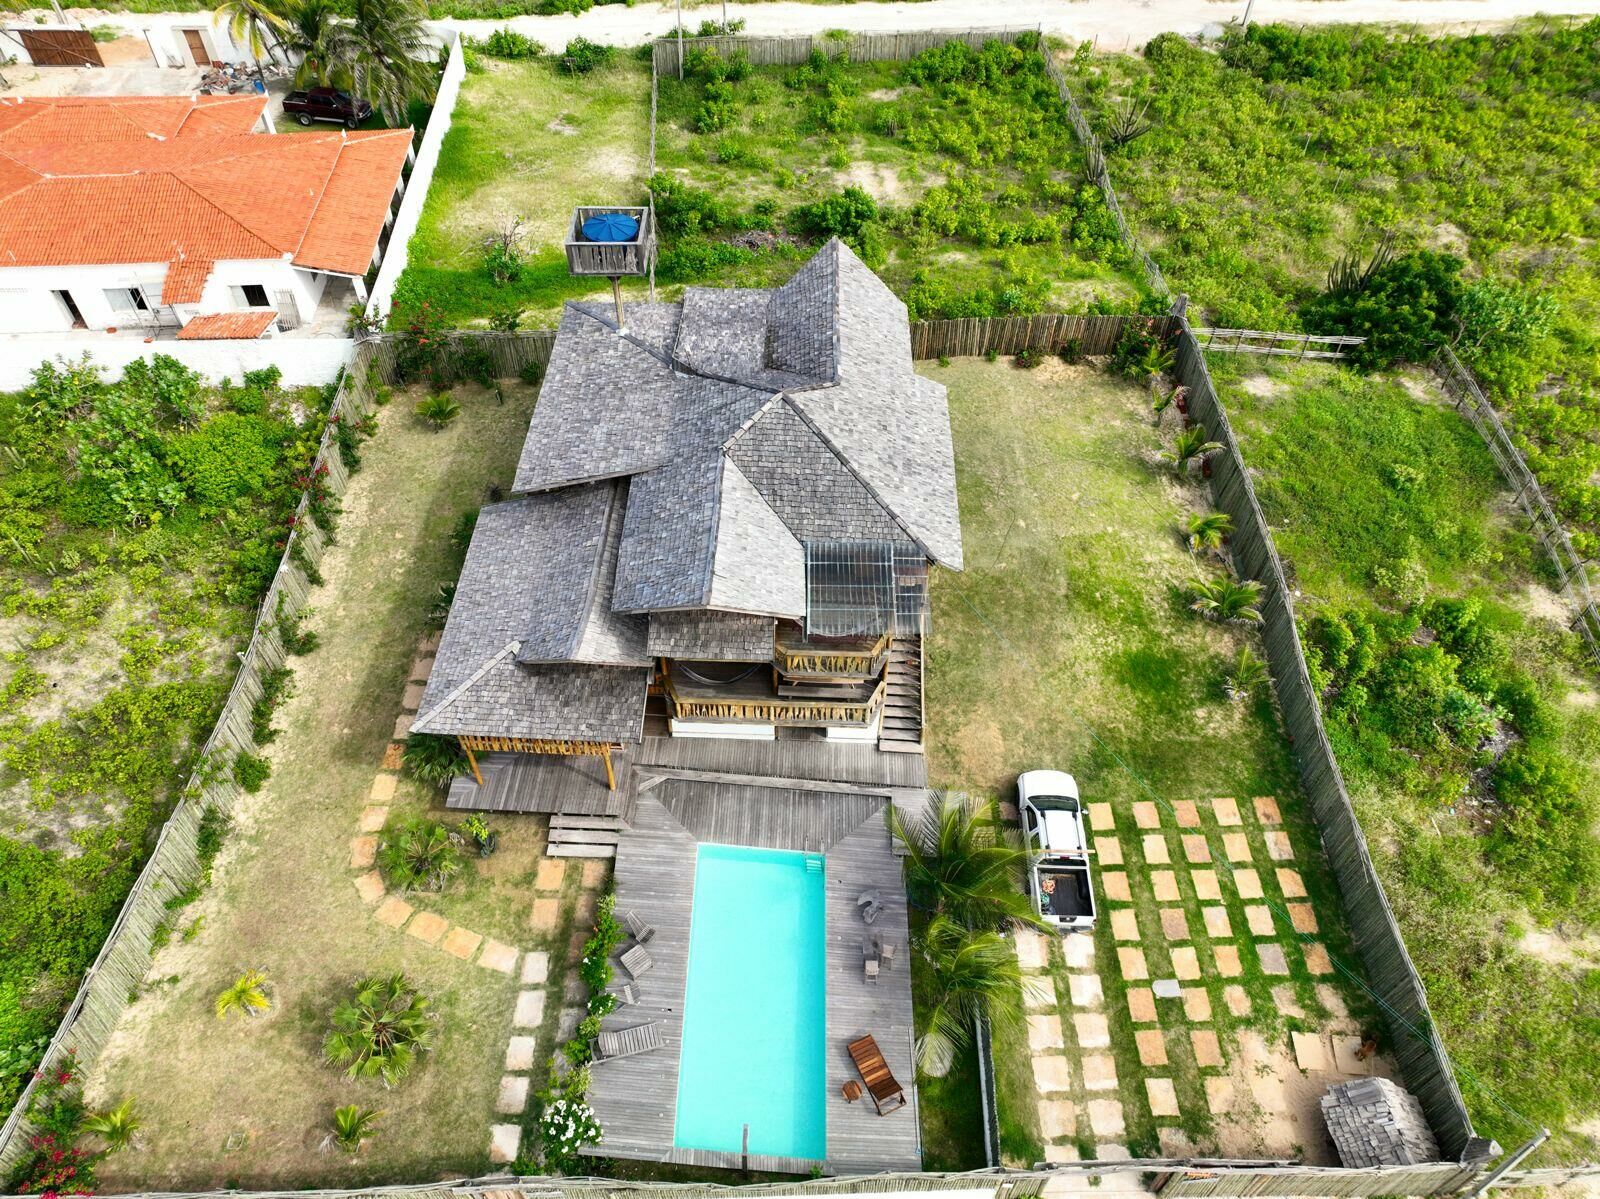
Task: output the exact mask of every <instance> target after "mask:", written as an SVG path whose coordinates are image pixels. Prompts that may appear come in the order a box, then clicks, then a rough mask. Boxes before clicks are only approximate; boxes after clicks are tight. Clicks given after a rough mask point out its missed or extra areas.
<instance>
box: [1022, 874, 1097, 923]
mask: <svg viewBox="0 0 1600 1199" xmlns="http://www.w3.org/2000/svg"><path fill="white" fill-rule="evenodd" d="M1036 873H1037V877H1038V880H1039V906H1040V907H1041V908H1042V909H1043V910H1044V914H1045V915H1046V916H1057V917H1063V918H1065V917H1069V916H1092V915H1093V914H1094V897H1093V896H1092V895H1091V894H1090V891H1089V866H1088V864H1087V863H1082V864H1066V863H1061V864H1057V863H1053V862H1041V863H1040V864H1039V867H1038V870H1037V872H1036Z"/></svg>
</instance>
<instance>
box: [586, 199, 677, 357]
mask: <svg viewBox="0 0 1600 1199" xmlns="http://www.w3.org/2000/svg"><path fill="white" fill-rule="evenodd" d="M653 216H654V214H653V213H652V212H651V210H650V209H649V208H624V207H615V206H613V207H609V208H592V207H580V208H577V209H574V210H573V213H572V226H571V228H570V229H568V231H567V243H566V244H567V270H568V271H570V272H571V273H572V274H574V275H604V276H606V277H607V278H608V279H610V280H611V298H612V300H613V301H614V302H615V303H616V306H617V328H618V329H619V330H620V329H622V328H623V327H624V323H625V322H624V320H623V314H622V277H623V276H624V275H631V276H633V277H635V278H645V277H648V278H649V280H650V298H651V299H654V298H655V282H656V229H655V222H654V221H653V220H652V217H653Z"/></svg>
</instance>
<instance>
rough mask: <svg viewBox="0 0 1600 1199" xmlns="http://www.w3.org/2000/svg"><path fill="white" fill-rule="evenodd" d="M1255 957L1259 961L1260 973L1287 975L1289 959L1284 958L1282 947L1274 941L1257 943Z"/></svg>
mask: <svg viewBox="0 0 1600 1199" xmlns="http://www.w3.org/2000/svg"><path fill="white" fill-rule="evenodd" d="M1256 956H1257V957H1259V958H1260V959H1261V973H1263V974H1287V973H1289V959H1288V958H1287V957H1286V956H1284V952H1283V946H1282V945H1279V944H1278V943H1277V942H1276V941H1260V942H1257V944H1256Z"/></svg>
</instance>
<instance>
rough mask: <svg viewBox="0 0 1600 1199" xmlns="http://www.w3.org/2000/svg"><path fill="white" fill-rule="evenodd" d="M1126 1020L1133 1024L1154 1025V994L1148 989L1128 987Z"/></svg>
mask: <svg viewBox="0 0 1600 1199" xmlns="http://www.w3.org/2000/svg"><path fill="white" fill-rule="evenodd" d="M1128 1018H1129V1019H1130V1020H1132V1021H1133V1022H1134V1023H1135V1024H1154V1023H1155V1019H1156V993H1155V992H1154V991H1152V990H1151V989H1150V988H1149V987H1129V988H1128Z"/></svg>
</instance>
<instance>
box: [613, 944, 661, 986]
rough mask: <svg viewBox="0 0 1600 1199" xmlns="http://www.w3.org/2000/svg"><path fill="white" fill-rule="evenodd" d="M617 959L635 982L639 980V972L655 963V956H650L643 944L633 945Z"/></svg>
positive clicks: (641, 972)
mask: <svg viewBox="0 0 1600 1199" xmlns="http://www.w3.org/2000/svg"><path fill="white" fill-rule="evenodd" d="M618 960H619V961H621V962H622V968H623V969H624V970H626V971H627V972H628V974H629V976H630V977H632V979H633V980H634V981H635V982H638V981H639V976H640V975H641V974H643V973H644V972H645V971H646V970H648V969H650V967H652V966H654V965H655V964H656V960H655V958H653V957H651V956H650V951H649V950H648V949H646V948H645V947H644V946H643V945H635V946H634V947H633V948H632V949H630V950H628V951H627V952H626V953H624V954H623V955H622V957H621V958H620V959H618Z"/></svg>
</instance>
